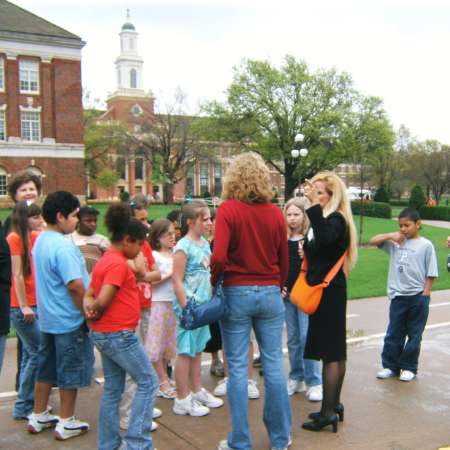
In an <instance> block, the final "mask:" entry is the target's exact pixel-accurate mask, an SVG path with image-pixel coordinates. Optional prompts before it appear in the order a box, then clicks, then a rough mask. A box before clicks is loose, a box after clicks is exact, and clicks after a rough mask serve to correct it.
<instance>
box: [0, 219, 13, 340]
mask: <svg viewBox="0 0 450 450" xmlns="http://www.w3.org/2000/svg"><path fill="white" fill-rule="evenodd" d="M10 289H11V255H10V252H9V246H8V242H7V241H6V237H5V234H4V231H3V228H2V227H1V226H0V335H4V334H8V333H9V302H10V297H9V295H10Z"/></svg>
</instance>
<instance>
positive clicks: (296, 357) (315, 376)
mask: <svg viewBox="0 0 450 450" xmlns="http://www.w3.org/2000/svg"><path fill="white" fill-rule="evenodd" d="M284 307H285V309H286V311H285V316H286V326H287V346H288V354H289V363H290V367H291V371H290V372H289V378H290V379H291V380H297V381H304V382H305V383H306V384H307V385H308V386H317V385H320V384H322V373H321V370H320V363H319V361H315V360H313V359H303V352H304V350H305V344H306V335H307V333H308V322H309V318H308V315H307V314H305V313H304V312H303V311H302V310H301V309H299V308H297V307H296V306H295V305H294V304H292V303H291V302H290V300H289V299H288V298H287V299H286V300H285V301H284Z"/></svg>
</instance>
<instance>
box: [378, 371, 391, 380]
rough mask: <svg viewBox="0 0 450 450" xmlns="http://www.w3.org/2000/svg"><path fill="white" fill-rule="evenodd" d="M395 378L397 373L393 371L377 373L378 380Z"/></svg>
mask: <svg viewBox="0 0 450 450" xmlns="http://www.w3.org/2000/svg"><path fill="white" fill-rule="evenodd" d="M392 377H395V372H394V371H393V370H391V369H381V370H380V371H379V372H377V378H379V379H380V380H385V379H386V378H392Z"/></svg>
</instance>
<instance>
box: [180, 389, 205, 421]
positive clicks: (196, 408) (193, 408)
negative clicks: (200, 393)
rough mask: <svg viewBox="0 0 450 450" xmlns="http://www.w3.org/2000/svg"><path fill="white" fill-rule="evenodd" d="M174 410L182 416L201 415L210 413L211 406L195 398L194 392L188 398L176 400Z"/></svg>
mask: <svg viewBox="0 0 450 450" xmlns="http://www.w3.org/2000/svg"><path fill="white" fill-rule="evenodd" d="M173 412H174V413H175V414H178V415H180V416H192V417H201V416H206V415H207V414H209V408H208V407H206V406H203V405H202V404H201V403H200V402H198V401H197V400H194V398H193V396H192V394H189V395H188V396H187V397H186V398H183V399H181V400H180V399H178V398H176V399H175V400H174V402H173Z"/></svg>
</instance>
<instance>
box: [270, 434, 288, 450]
mask: <svg viewBox="0 0 450 450" xmlns="http://www.w3.org/2000/svg"><path fill="white" fill-rule="evenodd" d="M291 445H292V436H291V435H289V440H288V445H287V447H284V448H282V449H280V450H288V447H290V446H291ZM271 450H278V449H276V448H272V449H271Z"/></svg>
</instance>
